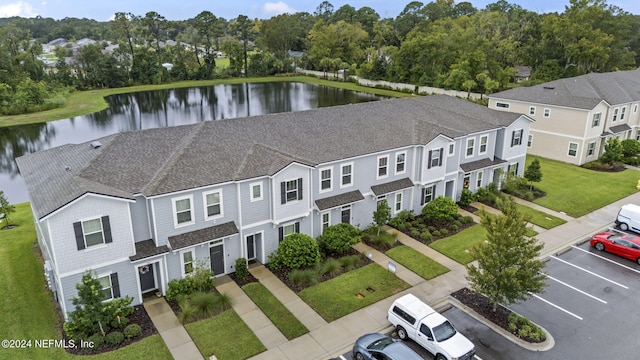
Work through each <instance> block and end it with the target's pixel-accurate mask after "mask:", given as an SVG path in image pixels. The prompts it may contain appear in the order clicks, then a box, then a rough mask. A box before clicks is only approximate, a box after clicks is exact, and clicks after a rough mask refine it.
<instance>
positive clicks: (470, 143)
mask: <svg viewBox="0 0 640 360" xmlns="http://www.w3.org/2000/svg"><path fill="white" fill-rule="evenodd" d="M475 144H476V139H474V138H471V139H467V153H466V157H469V156H473V147H474V146H475Z"/></svg>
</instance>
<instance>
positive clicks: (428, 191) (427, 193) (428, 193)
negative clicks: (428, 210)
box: [420, 185, 436, 205]
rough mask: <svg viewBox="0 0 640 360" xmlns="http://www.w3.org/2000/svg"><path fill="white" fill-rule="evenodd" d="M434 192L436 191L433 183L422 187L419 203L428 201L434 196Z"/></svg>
mask: <svg viewBox="0 0 640 360" xmlns="http://www.w3.org/2000/svg"><path fill="white" fill-rule="evenodd" d="M435 193H436V186H435V185H431V186H426V187H424V188H422V197H421V199H420V200H421V204H420V205H424V204H426V203H428V202H429V201H431V200H433V199H434V197H435Z"/></svg>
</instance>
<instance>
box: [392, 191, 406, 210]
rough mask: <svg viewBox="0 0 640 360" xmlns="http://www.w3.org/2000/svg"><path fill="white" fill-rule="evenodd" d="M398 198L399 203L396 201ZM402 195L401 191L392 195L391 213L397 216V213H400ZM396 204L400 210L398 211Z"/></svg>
mask: <svg viewBox="0 0 640 360" xmlns="http://www.w3.org/2000/svg"><path fill="white" fill-rule="evenodd" d="M398 197H399V198H400V201H398ZM403 197H404V196H403V195H402V191H399V192H397V193H395V194H393V213H394V214H397V213H399V212H401V211H402V202H403V200H404V199H403ZM398 204H399V205H400V209H398Z"/></svg>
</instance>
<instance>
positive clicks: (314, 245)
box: [269, 233, 322, 269]
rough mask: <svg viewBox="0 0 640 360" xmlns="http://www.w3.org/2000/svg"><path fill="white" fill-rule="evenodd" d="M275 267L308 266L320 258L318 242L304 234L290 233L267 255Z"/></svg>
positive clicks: (298, 267) (314, 263) (297, 267)
mask: <svg viewBox="0 0 640 360" xmlns="http://www.w3.org/2000/svg"><path fill="white" fill-rule="evenodd" d="M269 260H270V262H271V261H273V262H274V264H273V265H275V266H276V268H277V267H282V266H284V267H287V268H289V269H300V268H310V267H314V266H316V265H317V264H318V263H320V261H321V260H322V255H321V254H320V246H318V242H317V241H316V240H315V239H314V238H312V237H311V236H309V235H306V234H298V233H294V234H291V235H289V236H287V237H285V238H284V240H282V242H281V243H280V245H278V249H277V250H276V251H275V252H274V253H273V254H271V256H270V257H269Z"/></svg>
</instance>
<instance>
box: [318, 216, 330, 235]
mask: <svg viewBox="0 0 640 360" xmlns="http://www.w3.org/2000/svg"><path fill="white" fill-rule="evenodd" d="M320 217H321V218H322V232H324V230H325V229H326V228H328V227H329V225H330V224H331V213H330V212H326V213H322V214H321V215H320Z"/></svg>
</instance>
